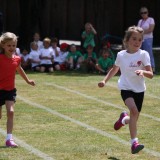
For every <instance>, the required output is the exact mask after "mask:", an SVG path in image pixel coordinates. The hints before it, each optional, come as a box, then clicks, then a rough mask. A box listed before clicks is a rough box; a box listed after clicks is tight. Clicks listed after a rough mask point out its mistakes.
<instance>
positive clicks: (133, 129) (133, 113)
mask: <svg viewBox="0 0 160 160" xmlns="http://www.w3.org/2000/svg"><path fill="white" fill-rule="evenodd" d="M125 104H126V105H127V107H128V108H129V110H130V120H129V130H130V136H131V139H134V138H136V137H137V120H138V117H139V112H138V109H137V107H136V104H135V102H134V99H133V98H127V99H126V101H125Z"/></svg>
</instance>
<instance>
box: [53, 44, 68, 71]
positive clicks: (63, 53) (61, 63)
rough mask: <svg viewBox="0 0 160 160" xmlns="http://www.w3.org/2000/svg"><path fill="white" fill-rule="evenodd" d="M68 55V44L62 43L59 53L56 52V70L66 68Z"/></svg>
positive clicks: (54, 64) (54, 65)
mask: <svg viewBox="0 0 160 160" xmlns="http://www.w3.org/2000/svg"><path fill="white" fill-rule="evenodd" d="M67 55H68V44H67V43H62V44H61V45H60V50H59V51H58V53H57V54H56V53H55V54H54V63H53V67H54V69H55V70H58V71H59V70H66V68H67V67H66V57H67Z"/></svg>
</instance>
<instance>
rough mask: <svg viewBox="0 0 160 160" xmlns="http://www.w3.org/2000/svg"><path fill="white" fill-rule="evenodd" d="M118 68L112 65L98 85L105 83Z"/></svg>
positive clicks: (101, 85)
mask: <svg viewBox="0 0 160 160" xmlns="http://www.w3.org/2000/svg"><path fill="white" fill-rule="evenodd" d="M118 70H119V67H118V66H116V65H114V66H113V68H112V69H111V70H110V71H109V72H108V74H107V75H106V76H105V77H104V79H103V80H102V81H101V82H99V83H98V86H99V87H104V85H105V83H107V82H108V81H109V79H111V78H112V77H113V76H114V75H115V74H116V73H117V72H118Z"/></svg>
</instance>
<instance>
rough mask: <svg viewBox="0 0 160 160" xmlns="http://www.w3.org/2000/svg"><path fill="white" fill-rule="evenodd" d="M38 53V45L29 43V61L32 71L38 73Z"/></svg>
mask: <svg viewBox="0 0 160 160" xmlns="http://www.w3.org/2000/svg"><path fill="white" fill-rule="evenodd" d="M39 56H40V52H39V50H38V45H37V44H36V43H35V42H32V43H31V52H30V53H29V59H30V62H31V69H32V71H40V62H41V60H40V58H39Z"/></svg>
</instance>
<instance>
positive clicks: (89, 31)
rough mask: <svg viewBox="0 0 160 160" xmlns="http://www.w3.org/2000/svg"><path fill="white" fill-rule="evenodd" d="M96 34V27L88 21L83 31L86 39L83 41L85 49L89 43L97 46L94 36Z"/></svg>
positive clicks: (83, 36) (83, 37)
mask: <svg viewBox="0 0 160 160" xmlns="http://www.w3.org/2000/svg"><path fill="white" fill-rule="evenodd" d="M96 34H97V32H96V30H95V29H94V27H93V26H92V24H91V23H89V22H87V23H86V24H85V30H84V31H83V33H82V39H83V40H84V42H83V47H84V49H86V48H87V46H88V45H91V46H92V47H95V41H94V36H95V35H96Z"/></svg>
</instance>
